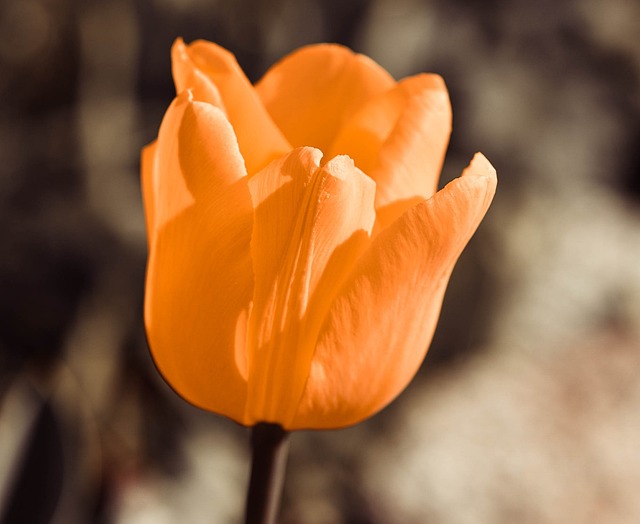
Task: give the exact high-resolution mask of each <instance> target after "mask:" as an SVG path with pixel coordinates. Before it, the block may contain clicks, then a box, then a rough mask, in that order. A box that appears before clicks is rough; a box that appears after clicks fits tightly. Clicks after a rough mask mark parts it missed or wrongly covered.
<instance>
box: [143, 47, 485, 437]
mask: <svg viewBox="0 0 640 524" xmlns="http://www.w3.org/2000/svg"><path fill="white" fill-rule="evenodd" d="M172 64H173V75H174V80H175V84H176V91H177V96H176V98H175V100H174V101H173V102H172V104H171V106H170V107H169V109H168V110H167V113H166V115H165V117H164V119H163V122H162V124H161V126H160V131H159V134H158V138H157V140H156V141H154V142H153V143H152V144H151V145H149V146H147V147H146V148H145V149H144V150H143V154H142V184H143V195H144V203H145V213H146V221H147V231H148V246H149V260H148V267H147V280H146V290H145V326H146V330H147V335H148V340H149V345H150V348H151V352H152V355H153V357H154V360H155V362H156V364H157V366H158V368H159V370H160V372H161V373H162V375H163V376H164V378H165V379H166V380H167V382H168V383H169V384H170V385H171V386H172V387H173V388H174V389H175V390H176V391H177V392H178V393H179V394H180V395H181V396H183V397H184V398H185V399H186V400H188V401H189V402H191V403H193V404H195V405H197V406H200V407H202V408H204V409H208V410H210V411H213V412H216V413H219V414H222V415H225V416H227V417H230V418H232V419H233V420H235V421H237V422H239V423H241V424H244V425H254V424H256V423H258V422H270V423H277V424H280V425H281V426H282V427H284V428H285V429H287V430H293V429H302V428H318V429H319V428H337V427H343V426H348V425H351V424H354V423H356V422H359V421H361V420H363V419H365V418H367V417H369V416H371V415H373V414H374V413H376V412H378V411H379V410H380V409H382V408H383V407H384V406H386V405H387V404H388V403H389V402H391V401H392V400H393V399H394V398H395V397H396V396H397V395H398V394H399V393H400V392H401V391H402V390H403V389H404V388H405V387H406V386H407V385H408V383H409V382H410V380H411V379H412V377H413V376H414V375H415V373H416V372H417V370H418V368H419V366H420V364H421V363H422V360H423V359H424V356H425V354H426V351H427V348H428V346H429V343H430V341H431V338H432V336H433V332H434V330H435V326H436V323H437V319H438V315H439V311H440V307H441V304H442V299H443V296H444V292H445V288H446V285H447V282H448V279H449V276H450V274H451V271H452V269H453V267H454V265H455V262H456V260H457V258H458V256H459V255H460V253H461V252H462V250H463V248H464V246H465V245H466V244H467V242H468V241H469V239H470V238H471V236H472V235H473V233H474V231H475V229H476V228H477V226H478V225H479V223H480V221H481V220H482V218H483V216H484V214H485V213H486V211H487V209H488V207H489V205H490V203H491V200H492V198H493V195H494V192H495V187H496V175H495V171H494V169H493V168H492V167H491V165H490V164H489V162H488V161H487V160H486V159H485V158H484V157H483V156H482V155H480V154H477V155H476V156H475V157H474V159H473V160H472V162H471V164H470V165H469V167H468V168H467V169H466V170H465V171H464V172H463V174H462V176H461V177H460V178H458V179H455V180H454V181H453V182H451V183H450V184H448V185H447V186H446V187H445V188H444V189H442V190H440V191H438V192H436V186H437V181H438V177H439V173H440V169H441V167H442V162H443V159H444V154H445V150H446V147H447V144H448V138H449V134H450V129H451V109H450V104H449V99H448V96H447V91H446V88H445V86H444V82H443V81H442V79H441V78H440V77H438V76H437V75H418V76H415V77H410V78H407V79H404V80H401V81H400V82H395V81H394V80H393V79H392V78H391V77H390V76H389V75H388V74H387V73H386V72H385V71H384V70H383V69H382V68H380V67H379V66H377V65H376V64H375V63H373V62H372V61H371V60H369V59H368V58H366V57H363V56H362V55H357V54H354V53H352V52H351V51H349V50H347V49H345V48H343V47H340V46H335V45H316V46H310V47H306V48H302V49H301V50H299V51H296V52H295V53H293V54H292V55H289V56H288V57H286V58H284V59H283V60H282V61H280V62H279V63H277V64H276V65H275V66H273V67H272V68H271V69H270V70H269V71H268V72H267V73H266V75H265V76H264V78H263V79H262V80H261V81H260V82H259V83H258V84H256V85H255V86H253V85H251V83H250V82H249V81H248V80H247V78H246V77H245V75H244V74H243V72H242V70H241V69H240V68H239V66H238V64H237V63H236V61H235V59H234V57H233V55H231V54H230V53H229V52H228V51H226V50H224V49H222V48H220V47H218V46H216V45H215V44H212V43H209V42H204V41H198V42H195V43H193V44H191V45H189V46H187V45H185V44H184V43H183V42H182V41H181V40H178V41H177V42H176V43H175V44H174V47H173V50H172Z"/></svg>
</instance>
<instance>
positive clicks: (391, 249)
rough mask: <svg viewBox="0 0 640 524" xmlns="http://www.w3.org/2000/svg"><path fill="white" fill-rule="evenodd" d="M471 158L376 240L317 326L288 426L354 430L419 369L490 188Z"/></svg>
mask: <svg viewBox="0 0 640 524" xmlns="http://www.w3.org/2000/svg"><path fill="white" fill-rule="evenodd" d="M495 186H496V177H495V171H494V170H493V168H492V167H491V165H490V164H489V162H488V161H487V160H486V159H485V158H484V157H483V156H481V155H476V157H475V158H474V160H473V162H472V163H471V165H470V166H469V167H468V168H467V169H466V170H465V172H464V173H463V176H462V177H461V178H458V179H456V180H454V181H453V182H451V183H450V184H449V185H447V186H446V187H445V188H444V189H443V190H442V191H440V192H438V193H437V194H436V195H435V196H434V197H432V198H431V199H430V200H428V201H426V202H423V203H421V204H419V205H417V206H415V207H414V208H412V209H410V210H409V211H407V212H406V213H405V214H404V215H403V216H402V217H401V218H400V219H398V220H397V221H396V222H394V223H393V224H392V225H391V226H390V227H389V228H387V229H386V230H383V231H382V232H381V233H380V235H379V236H378V237H376V239H375V241H374V242H373V244H372V246H371V248H370V249H369V250H368V251H367V252H366V254H365V255H364V256H363V257H362V259H361V260H360V261H359V263H358V265H357V267H356V268H355V271H354V272H353V274H352V276H351V277H350V278H349V280H348V281H347V282H346V284H345V285H344V287H343V289H342V291H341V292H340V294H339V295H338V297H337V298H336V300H335V302H334V303H333V305H332V307H331V309H330V311H329V314H328V316H327V317H326V320H325V322H324V324H323V326H322V328H321V331H320V334H319V338H318V345H317V349H316V352H315V355H314V357H313V362H312V364H311V370H310V374H309V380H308V382H307V385H306V388H305V391H304V395H303V398H302V401H301V403H300V406H299V409H298V413H297V415H296V418H295V420H294V421H293V423H292V424H291V427H290V429H302V428H334V427H340V426H346V425H350V424H354V423H356V422H358V421H360V420H362V419H364V418H366V417H368V416H370V415H372V414H374V413H376V412H377V411H378V410H380V409H382V408H383V407H384V406H385V405H386V404H388V403H389V402H390V401H391V400H393V399H394V398H395V397H396V396H397V395H398V394H399V393H400V392H401V391H402V390H403V389H404V388H405V387H406V386H407V384H408V383H409V381H410V380H411V378H412V377H413V376H414V374H415V373H416V371H417V369H418V368H419V366H420V364H421V362H422V360H423V358H424V355H425V353H426V351H427V346H428V344H429V343H430V340H431V337H432V335H433V331H434V329H435V325H436V322H437V317H438V315H439V311H440V307H441V303H442V298H443V295H444V291H445V287H446V284H447V281H448V278H449V275H450V274H451V271H452V269H453V266H454V264H455V262H456V260H457V258H458V256H459V255H460V252H461V251H462V249H463V248H464V246H465V244H466V243H467V242H468V240H469V238H470V237H471V236H472V235H473V232H474V231H475V229H476V227H477V226H478V224H479V223H480V221H481V220H482V217H483V216H484V214H485V212H486V210H487V208H488V207H489V204H490V202H491V199H492V197H493V194H494V192H495Z"/></svg>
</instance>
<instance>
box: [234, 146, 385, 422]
mask: <svg viewBox="0 0 640 524" xmlns="http://www.w3.org/2000/svg"><path fill="white" fill-rule="evenodd" d="M321 157H322V153H321V152H320V151H318V150H317V149H313V148H300V149H296V150H294V151H293V152H292V153H291V154H290V155H288V156H287V157H285V158H283V159H281V160H279V161H277V162H274V163H272V164H270V165H269V166H268V167H267V168H265V169H264V170H262V171H261V172H259V173H257V174H256V175H255V176H254V177H253V178H252V179H251V180H250V182H249V189H250V191H251V196H252V199H253V205H254V208H255V220H254V226H253V236H252V240H251V252H252V259H253V261H254V274H255V291H254V299H253V307H252V310H251V317H250V320H249V338H248V340H249V343H248V347H249V348H250V350H249V354H248V367H249V398H248V402H247V409H248V414H247V419H249V420H251V421H254V422H257V421H267V422H278V423H280V424H283V425H285V427H286V424H287V423H288V422H289V421H290V418H291V417H293V415H294V413H295V409H296V407H297V405H298V402H299V399H300V396H301V395H302V391H303V388H304V384H305V382H306V380H307V374H308V371H309V365H310V362H311V356H312V354H313V350H314V347H315V339H316V335H317V333H318V330H319V328H320V324H321V321H322V319H323V317H324V313H325V312H326V310H327V309H328V307H329V306H330V304H331V302H332V301H333V298H334V296H335V294H336V293H337V291H338V290H339V288H340V285H341V283H342V282H343V281H344V279H345V278H346V276H347V275H348V274H349V271H350V269H351V267H352V266H353V264H354V263H355V261H356V260H357V258H358V257H359V256H360V254H361V253H362V252H363V250H364V249H365V248H366V246H367V245H368V243H369V233H370V230H371V227H372V226H373V222H374V220H375V213H374V209H373V199H374V194H375V185H374V183H373V182H372V181H371V179H370V178H368V177H367V176H366V175H365V174H364V173H362V172H361V171H359V170H358V169H356V168H355V167H354V165H353V161H352V160H351V159H350V158H348V157H337V158H334V159H332V160H330V161H329V162H327V163H326V164H325V165H324V166H322V167H320V160H321Z"/></svg>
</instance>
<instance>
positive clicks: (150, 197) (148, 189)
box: [140, 140, 158, 246]
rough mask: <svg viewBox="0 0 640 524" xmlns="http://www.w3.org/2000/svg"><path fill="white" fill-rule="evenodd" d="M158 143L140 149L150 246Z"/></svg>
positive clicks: (141, 174) (153, 227) (153, 226)
mask: <svg viewBox="0 0 640 524" xmlns="http://www.w3.org/2000/svg"><path fill="white" fill-rule="evenodd" d="M157 146H158V141H157V140H154V141H153V142H151V144H149V145H148V146H146V147H144V148H143V149H142V155H141V156H140V182H141V185H142V199H143V201H144V219H145V222H146V225H147V245H148V246H151V239H152V236H153V234H152V232H153V231H155V229H156V220H155V206H156V197H155V193H156V191H158V189H157V188H156V186H155V175H154V173H155V170H156V150H157V149H158V147H157Z"/></svg>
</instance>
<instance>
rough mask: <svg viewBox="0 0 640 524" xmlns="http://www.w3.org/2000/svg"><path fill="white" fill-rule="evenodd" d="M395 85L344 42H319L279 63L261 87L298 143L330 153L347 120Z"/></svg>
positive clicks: (287, 133)
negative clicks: (365, 104)
mask: <svg viewBox="0 0 640 524" xmlns="http://www.w3.org/2000/svg"><path fill="white" fill-rule="evenodd" d="M394 83H395V82H394V80H393V78H391V76H390V75H389V74H388V73H387V72H386V71H385V70H384V69H382V68H381V67H380V66H378V65H377V64H376V63H375V62H373V61H372V60H370V59H369V58H367V57H365V56H363V55H359V54H355V53H353V52H352V51H350V50H348V49H347V48H344V47H342V46H338V45H333V44H319V45H314V46H308V47H304V48H302V49H300V50H298V51H296V52H294V53H292V54H290V55H288V56H287V57H285V58H284V59H282V60H281V61H280V62H278V63H276V64H275V65H274V66H273V67H272V68H271V69H269V71H267V73H266V74H265V76H264V78H263V79H262V80H260V82H258V84H257V85H256V91H257V92H258V94H259V95H260V97H261V98H262V100H263V102H264V104H265V106H266V108H267V109H268V111H269V113H270V114H271V116H272V118H273V119H274V121H275V122H276V124H277V125H278V126H279V127H280V129H281V130H282V132H283V133H284V135H285V136H286V137H287V139H288V140H289V142H290V143H291V144H292V145H293V146H294V147H295V146H313V147H318V148H320V149H321V150H322V151H325V152H326V151H328V149H329V146H330V145H331V143H332V142H333V139H334V137H335V135H336V134H337V132H338V130H339V129H340V127H341V126H342V123H343V122H344V121H345V120H346V119H347V118H348V117H349V116H351V115H352V114H353V113H354V112H355V111H356V110H357V109H358V108H359V107H360V106H362V104H364V103H365V102H367V100H369V99H371V98H372V97H374V96H377V95H379V94H380V93H383V92H384V91H386V90H387V89H389V88H391V87H392V86H393V85H394ZM328 158H332V157H328Z"/></svg>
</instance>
